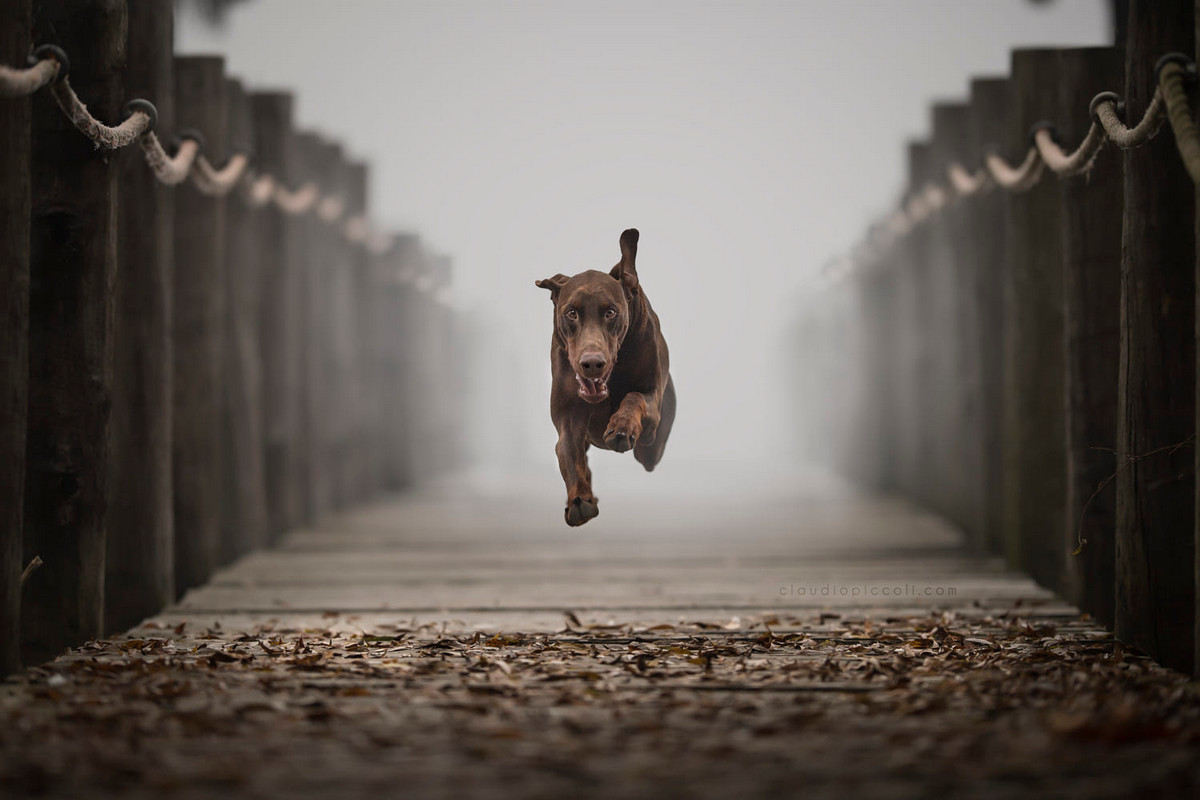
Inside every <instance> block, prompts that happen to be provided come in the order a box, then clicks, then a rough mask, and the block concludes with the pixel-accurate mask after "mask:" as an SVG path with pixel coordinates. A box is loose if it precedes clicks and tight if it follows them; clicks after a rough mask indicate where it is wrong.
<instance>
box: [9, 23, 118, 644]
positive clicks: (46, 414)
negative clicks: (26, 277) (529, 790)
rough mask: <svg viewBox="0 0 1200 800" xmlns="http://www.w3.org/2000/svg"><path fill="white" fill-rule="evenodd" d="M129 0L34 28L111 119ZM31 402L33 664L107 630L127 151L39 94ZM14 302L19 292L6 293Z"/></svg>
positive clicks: (27, 621)
mask: <svg viewBox="0 0 1200 800" xmlns="http://www.w3.org/2000/svg"><path fill="white" fill-rule="evenodd" d="M125 20H126V17H125V3H124V0H88V1H87V2H84V0H43V2H41V3H39V4H38V13H37V16H36V17H35V19H34V38H35V40H37V41H41V42H53V43H55V44H57V45H59V46H60V47H62V48H63V49H64V50H66V51H67V52H69V53H70V54H71V56H70V57H71V83H72V86H74V88H75V91H76V92H78V94H79V96H80V97H81V98H82V99H83V101H84V102H85V103H86V104H87V105H88V107H89V109H90V110H91V112H92V113H93V114H94V115H95V116H97V117H98V118H100V119H104V120H113V121H115V120H118V119H120V118H121V109H122V99H121V92H120V83H119V74H118V73H117V71H116V69H115V68H116V67H117V66H118V65H120V64H121V63H122V62H123V60H124V56H125V46H126V37H125ZM32 169H33V173H32V181H33V182H32V187H33V208H32V221H31V229H30V298H29V405H28V412H27V413H28V429H27V434H26V435H27V438H26V453H27V466H26V483H25V520H24V560H25V561H26V562H28V561H29V560H32V559H33V558H34V557H35V556H38V557H41V559H42V561H43V562H44V565H43V566H42V567H41V569H39V570H38V571H37V572H35V573H33V576H32V577H31V578H30V580H29V581H28V582H27V583H26V584H25V586H24V587H23V596H22V606H21V635H22V645H23V653H22V659H23V661H25V663H34V662H38V661H42V660H44V659H46V658H49V657H50V656H53V655H54V654H55V653H57V652H58V651H60V650H61V649H63V648H64V647H68V646H70V645H75V644H79V643H81V642H83V641H85V640H87V639H89V638H92V637H95V636H99V635H100V632H101V629H102V627H103V621H104V550H105V544H104V530H105V523H106V517H105V500H106V493H107V485H106V484H107V477H108V463H109V462H108V435H109V425H108V423H109V408H110V405H111V402H112V373H113V360H112V324H113V322H112V317H113V281H114V280H115V279H116V273H117V232H116V222H117V181H116V175H117V170H116V159H114V158H113V157H112V154H111V153H108V152H105V151H103V150H97V149H96V147H95V145H94V144H92V142H91V141H90V140H88V139H87V138H86V137H84V136H83V135H82V134H80V132H79V131H78V130H76V129H75V128H74V127H73V126H72V125H71V123H70V122H68V121H67V119H66V117H65V116H64V115H63V113H62V111H60V110H59V108H58V106H57V105H56V104H55V102H54V99H53V98H52V97H51V96H50V94H49V93H48V92H39V93H38V94H37V95H35V96H34V99H33V167H32ZM6 302H7V301H6Z"/></svg>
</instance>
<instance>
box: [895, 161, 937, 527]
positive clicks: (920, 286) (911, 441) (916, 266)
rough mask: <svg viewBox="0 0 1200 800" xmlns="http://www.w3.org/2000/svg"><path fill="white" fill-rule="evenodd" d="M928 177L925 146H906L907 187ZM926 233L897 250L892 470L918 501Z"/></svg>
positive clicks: (925, 458) (913, 234) (913, 235)
mask: <svg viewBox="0 0 1200 800" xmlns="http://www.w3.org/2000/svg"><path fill="white" fill-rule="evenodd" d="M930 176H931V171H930V165H929V145H928V143H925V142H911V143H909V145H908V188H909V191H910V192H914V193H915V192H919V191H920V190H921V189H922V188H924V186H925V184H926V182H927V181H928V180H929V178H930ZM928 253H929V231H928V229H927V228H926V227H925V226H923V225H918V226H915V227H914V228H913V229H912V230H911V231H909V233H908V234H907V235H906V236H905V238H904V240H903V241H902V242H901V243H900V245H899V247H897V252H896V332H895V335H896V339H897V345H896V347H897V360H898V375H899V380H898V381H897V384H896V387H895V388H896V406H897V409H896V420H897V423H898V425H899V431H898V435H897V446H898V453H897V469H898V475H897V477H898V479H899V484H900V489H901V491H902V492H904V493H905V494H907V495H908V496H909V497H911V498H913V499H914V500H916V501H918V502H922V503H925V502H928V500H929V480H928V476H927V472H926V471H927V470H928V468H929V460H930V446H929V432H930V426H931V423H932V421H931V419H930V415H929V407H928V405H926V403H925V401H926V400H927V393H928V387H929V358H928V356H929V352H928V343H929V334H928V326H929V318H928V308H927V302H928V296H929V293H928V286H929V258H928Z"/></svg>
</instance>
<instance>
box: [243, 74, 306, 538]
mask: <svg viewBox="0 0 1200 800" xmlns="http://www.w3.org/2000/svg"><path fill="white" fill-rule="evenodd" d="M250 104H251V114H252V116H253V129H254V150H255V164H256V166H257V169H258V170H259V171H260V172H262V173H263V174H266V175H271V176H273V177H275V178H276V179H277V180H280V181H283V182H285V183H288V184H289V185H290V182H291V181H292V180H293V178H294V172H295V170H294V169H293V167H292V164H293V159H294V156H293V152H292V144H291V139H292V96H291V95H290V94H285V93H279V92H258V93H255V94H252V95H251V96H250ZM254 225H255V230H256V231H257V232H258V237H257V238H258V257H259V267H258V272H259V274H260V275H261V287H260V291H261V295H262V296H261V301H260V303H259V312H258V313H259V357H260V360H261V363H262V365H263V388H262V394H263V398H262V405H263V434H262V439H263V465H264V470H265V473H266V492H267V518H268V527H269V532H270V537H269V538H270V539H271V541H277V540H278V538H279V537H280V536H281V535H282V534H283V533H284V532H285V531H287V530H288V529H289V528H291V527H292V526H293V525H295V524H296V523H297V521H298V516H297V514H296V508H297V504H298V501H297V499H296V497H295V492H296V488H297V486H298V479H297V475H296V472H297V465H296V460H295V446H296V439H295V431H296V429H297V428H298V426H299V419H298V417H297V405H296V401H297V398H296V393H295V388H296V387H295V386H294V383H293V381H294V375H293V359H292V358H291V352H292V348H293V347H295V346H296V345H295V342H294V340H293V339H292V328H293V319H292V318H293V316H294V315H295V313H296V309H295V306H294V304H293V303H292V299H293V297H294V294H295V288H294V287H295V283H296V281H297V275H296V272H295V269H294V264H293V261H292V256H293V253H294V251H295V246H294V244H293V239H294V237H295V236H296V235H297V233H298V231H297V229H296V226H295V225H293V224H292V223H291V221H290V220H288V219H287V218H286V217H285V216H284V214H283V212H282V211H280V210H279V209H278V208H276V207H275V206H274V204H272V203H268V204H267V205H266V206H264V207H262V208H261V209H259V210H258V212H257V213H256V215H255V219H254Z"/></svg>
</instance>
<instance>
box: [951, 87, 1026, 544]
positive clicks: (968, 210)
mask: <svg viewBox="0 0 1200 800" xmlns="http://www.w3.org/2000/svg"><path fill="white" fill-rule="evenodd" d="M1010 97H1011V87H1010V85H1009V82H1008V80H1007V79H1006V78H978V79H976V80H973V81H972V82H971V105H970V112H969V115H968V120H967V152H969V153H971V154H972V161H971V163H970V164H964V166H967V167H968V168H977V167H978V166H981V163H982V156H983V154H984V153H985V152H986V151H987V149H988V148H989V147H991V146H993V145H1001V146H1007V144H1008V143H1007V142H1006V141H1005V137H1006V134H1007V132H1008V131H1009V130H1010V129H1011V128H1012V127H1013V126H1012V125H1011V124H1010V123H1009V105H1010ZM1014 152H1015V151H1014ZM963 212H964V216H965V217H966V230H965V231H964V233H963V235H964V237H965V238H966V239H967V241H968V242H970V246H969V249H968V250H967V251H966V252H965V253H964V255H963V261H962V269H963V281H964V283H968V284H970V286H971V293H972V294H973V295H974V297H975V299H974V303H973V306H974V308H975V309H976V318H975V324H974V325H972V326H971V328H970V329H969V333H968V335H970V336H971V337H972V338H973V339H974V343H973V344H972V345H970V349H973V350H975V351H976V352H977V353H978V354H979V357H978V362H977V363H978V375H979V407H978V425H979V431H980V450H981V453H980V471H979V474H978V475H975V476H971V477H972V482H973V484H974V486H973V488H972V489H971V490H969V491H970V492H971V493H972V494H973V495H976V496H979V497H980V498H981V503H982V505H981V509H980V519H979V525H980V529H981V533H980V537H979V541H980V543H981V545H982V546H983V548H984V549H985V550H987V551H989V552H992V553H997V554H1000V553H1004V552H1005V543H1004V539H1003V532H1004V528H1003V508H1004V506H1003V497H1004V492H1003V488H1002V487H1003V485H1004V480H1005V478H1004V470H1003V466H1004V461H1003V449H1002V442H1003V424H1004V413H1003V403H1002V396H1003V387H1004V383H1005V381H1004V320H1005V317H1006V314H1005V311H1004V298H1005V288H1004V287H1005V286H1006V285H1007V283H1008V278H1007V269H1008V263H1009V262H1008V258H1007V247H1008V239H1007V236H1006V228H1007V215H1008V200H1007V198H1006V197H1004V192H1002V191H992V192H990V193H988V194H985V195H982V196H976V197H973V198H971V200H970V201H969V202H968V203H967V204H965V205H964V208H963Z"/></svg>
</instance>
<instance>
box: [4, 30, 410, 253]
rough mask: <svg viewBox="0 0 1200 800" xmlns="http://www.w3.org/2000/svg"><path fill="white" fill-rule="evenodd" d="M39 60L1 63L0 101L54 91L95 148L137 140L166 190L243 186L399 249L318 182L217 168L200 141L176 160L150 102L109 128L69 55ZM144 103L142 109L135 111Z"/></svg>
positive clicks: (234, 161) (259, 202)
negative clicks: (293, 185)
mask: <svg viewBox="0 0 1200 800" xmlns="http://www.w3.org/2000/svg"><path fill="white" fill-rule="evenodd" d="M43 52H45V53H46V55H43ZM34 58H37V59H38V60H37V61H36V63H34V64H32V65H31V66H29V67H27V68H23V69H18V68H13V67H7V66H4V65H0V98H6V97H24V96H28V95H31V94H34V93H35V92H37V91H39V90H40V89H42V88H45V87H49V90H50V92H51V94H52V95H53V96H54V99H55V102H56V103H57V104H58V107H59V108H60V109H61V110H62V112H63V114H65V115H66V117H67V119H68V120H70V122H71V124H72V125H74V126H75V127H76V128H77V129H78V130H79V131H80V132H81V133H83V134H84V135H85V136H87V137H88V138H89V139H91V140H92V142H93V143H94V144H95V145H96V147H98V148H105V149H109V150H116V149H119V148H122V147H126V146H128V145H130V144H133V143H134V142H137V143H138V144H139V146H140V147H141V149H142V154H143V156H144V157H145V159H146V164H147V165H148V166H149V167H150V170H151V171H152V172H153V174H154V176H155V178H156V179H157V180H158V181H159V182H160V183H162V184H164V185H166V186H177V185H179V184H181V183H183V182H184V181H185V180H187V179H188V178H189V177H191V179H192V183H193V184H194V185H195V187H196V189H197V190H198V191H200V192H202V193H203V194H206V195H209V196H213V197H221V196H224V195H226V194H228V193H230V192H232V191H233V190H234V189H235V188H240V189H241V191H240V195H241V197H242V199H243V200H244V201H245V203H246V204H247V205H248V206H250V207H251V208H261V207H264V206H266V205H267V204H268V203H273V204H274V205H275V206H276V207H277V208H278V209H279V210H280V211H282V212H283V213H285V214H288V215H290V216H300V215H304V214H308V213H310V212H312V211H314V210H315V212H316V216H317V217H318V218H319V219H320V220H321V221H322V222H325V223H327V224H329V225H337V226H338V230H339V232H340V233H341V234H342V236H344V237H345V239H346V240H347V241H348V242H350V243H353V244H357V245H359V246H362V247H364V248H365V249H366V250H367V251H368V252H370V253H372V254H373V255H382V254H384V253H387V252H388V251H390V250H391V249H392V248H393V247H394V244H395V238H394V237H393V236H392V235H390V234H387V233H384V232H382V231H379V230H377V229H375V228H374V227H373V226H372V225H371V222H370V220H368V219H367V218H366V217H364V216H362V215H358V216H355V217H353V218H351V219H344V217H345V215H346V210H347V209H346V201H345V198H343V197H340V196H337V195H322V194H321V190H320V187H318V186H317V185H316V184H314V183H306V184H305V185H303V186H301V187H300V188H299V189H296V190H295V191H292V190H289V189H288V188H287V187H286V186H284V185H283V184H282V183H281V182H280V181H278V180H277V179H276V178H274V177H272V176H270V175H254V174H252V173H251V172H250V158H249V157H248V156H247V155H245V154H242V153H239V154H236V155H234V156H233V157H231V158H230V159H229V161H228V162H227V163H226V164H225V166H224V167H222V168H221V169H217V168H215V167H214V166H213V165H212V164H211V163H210V162H209V161H208V159H207V158H205V157H204V156H203V155H202V154H201V153H200V143H199V142H198V141H196V140H195V139H193V138H188V139H185V140H184V141H183V142H181V143H180V145H179V149H178V151H177V152H176V153H175V155H174V156H171V155H168V154H167V152H166V150H165V149H164V148H163V146H162V142H161V141H160V140H159V138H158V136H157V135H156V134H155V133H154V126H155V124H156V123H157V119H156V118H155V117H156V116H157V114H156V112H155V110H154V107H153V105H152V104H150V103H149V102H147V101H144V100H136V101H133V102H132V103H131V104H130V108H129V111H130V112H131V113H130V114H129V116H128V118H126V119H125V120H124V121H123V122H121V123H120V124H118V125H115V126H109V125H105V124H104V123H102V122H100V121H99V120H98V119H96V118H95V117H94V116H92V114H91V112H89V111H88V109H87V106H86V105H84V103H83V101H82V100H80V99H79V95H77V94H76V93H75V90H74V89H72V88H71V85H70V82H69V81H68V79H67V75H66V73H67V66H66V65H67V61H66V59H67V56H66V54H65V53H64V52H63V51H62V50H59V49H58V48H56V47H53V46H50V45H43V46H42V47H39V48H38V49H37V50H35V51H34ZM60 75H61V77H60ZM139 104H140V106H141V107H140V108H138V107H136V106H137V105H139ZM339 223H340V224H339Z"/></svg>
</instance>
